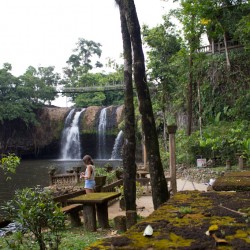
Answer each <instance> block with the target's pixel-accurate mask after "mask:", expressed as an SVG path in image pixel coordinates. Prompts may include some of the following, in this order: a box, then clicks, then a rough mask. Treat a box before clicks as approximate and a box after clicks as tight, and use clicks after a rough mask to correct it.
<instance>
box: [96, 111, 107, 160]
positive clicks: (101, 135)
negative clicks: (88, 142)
mask: <svg viewBox="0 0 250 250" xmlns="http://www.w3.org/2000/svg"><path fill="white" fill-rule="evenodd" d="M106 126H107V108H103V109H102V110H101V113H100V117H99V125H98V149H99V150H98V158H99V159H106Z"/></svg>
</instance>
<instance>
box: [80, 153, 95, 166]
mask: <svg viewBox="0 0 250 250" xmlns="http://www.w3.org/2000/svg"><path fill="white" fill-rule="evenodd" d="M82 160H83V162H84V163H85V164H89V163H90V164H91V165H94V162H93V160H92V158H91V156H90V155H85V156H84V157H83V159H82Z"/></svg>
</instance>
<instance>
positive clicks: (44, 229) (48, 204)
mask: <svg viewBox="0 0 250 250" xmlns="http://www.w3.org/2000/svg"><path fill="white" fill-rule="evenodd" d="M3 209H4V210H5V212H7V214H8V216H9V217H10V219H12V220H13V221H16V222H18V223H20V224H21V225H22V227H23V229H24V230H26V231H27V233H30V234H31V235H32V237H34V239H35V242H36V244H38V245H39V247H40V250H45V249H58V246H59V244H60V242H61V235H62V229H64V221H65V216H64V214H63V212H61V210H60V208H59V207H58V206H57V204H56V203H55V202H54V201H53V199H52V196H51V194H50V193H49V192H48V191H44V190H43V189H41V188H39V187H36V188H25V189H23V190H18V191H16V193H15V196H14V198H13V200H11V201H9V202H7V203H6V205H5V206H4V207H3ZM22 235H23V237H24V234H22ZM19 239H20V240H19V242H18V244H19V245H24V244H26V245H27V248H30V244H31V241H30V240H24V239H22V237H19Z"/></svg>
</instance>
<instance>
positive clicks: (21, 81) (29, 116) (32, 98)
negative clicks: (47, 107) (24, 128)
mask: <svg viewBox="0 0 250 250" xmlns="http://www.w3.org/2000/svg"><path fill="white" fill-rule="evenodd" d="M53 70H54V67H48V68H42V67H40V68H39V69H38V70H36V69H35V68H34V67H31V66H30V67H29V68H28V69H27V70H26V72H25V73H24V74H23V75H21V76H20V77H15V76H14V75H12V74H11V65H10V64H8V63H6V64H4V67H3V68H2V69H0V83H1V84H0V121H11V120H15V119H18V118H20V119H21V120H23V121H24V122H25V123H27V124H28V123H35V122H36V118H35V113H34V111H35V109H37V108H38V107H40V105H41V104H44V103H46V102H50V101H52V100H54V99H55V96H56V93H55V87H54V86H55V85H56V84H57V83H58V81H59V75H58V74H55V73H54V72H53Z"/></svg>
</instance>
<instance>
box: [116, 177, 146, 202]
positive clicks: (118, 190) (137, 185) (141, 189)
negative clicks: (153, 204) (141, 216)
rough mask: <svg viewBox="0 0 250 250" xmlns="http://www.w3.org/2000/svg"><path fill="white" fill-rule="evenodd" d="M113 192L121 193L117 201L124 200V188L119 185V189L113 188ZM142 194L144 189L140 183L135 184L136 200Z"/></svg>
mask: <svg viewBox="0 0 250 250" xmlns="http://www.w3.org/2000/svg"><path fill="white" fill-rule="evenodd" d="M115 191H116V192H119V193H121V195H120V197H119V199H123V198H124V186H123V185H121V186H119V187H115ZM143 192H144V187H143V186H142V185H141V184H140V182H138V181H137V182H136V198H137V199H139V198H140V197H141V196H142V195H143Z"/></svg>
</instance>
